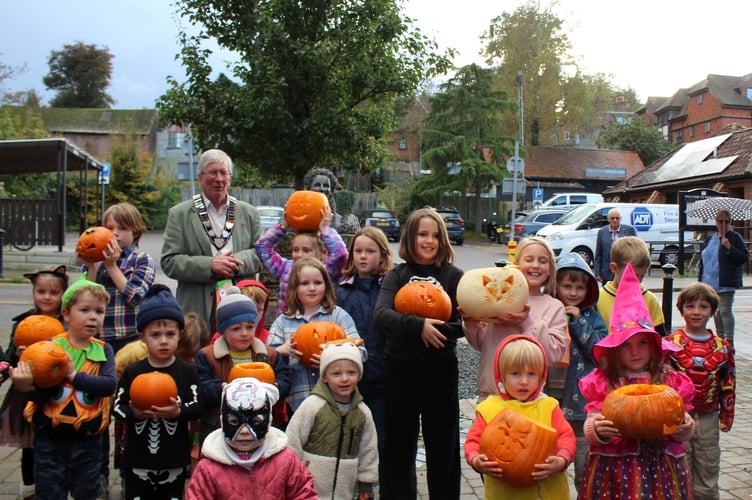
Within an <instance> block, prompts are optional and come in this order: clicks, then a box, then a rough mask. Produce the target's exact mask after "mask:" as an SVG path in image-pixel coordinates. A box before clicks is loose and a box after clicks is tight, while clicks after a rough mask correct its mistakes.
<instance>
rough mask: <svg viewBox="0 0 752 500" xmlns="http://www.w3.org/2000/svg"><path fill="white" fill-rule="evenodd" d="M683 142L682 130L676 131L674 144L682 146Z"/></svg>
mask: <svg viewBox="0 0 752 500" xmlns="http://www.w3.org/2000/svg"><path fill="white" fill-rule="evenodd" d="M682 140H683V137H682V131H681V130H677V131H675V132H674V144H681V142H682Z"/></svg>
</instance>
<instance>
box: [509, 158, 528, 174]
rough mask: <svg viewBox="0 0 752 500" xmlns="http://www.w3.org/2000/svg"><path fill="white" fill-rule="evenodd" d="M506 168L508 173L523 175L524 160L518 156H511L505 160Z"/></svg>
mask: <svg viewBox="0 0 752 500" xmlns="http://www.w3.org/2000/svg"><path fill="white" fill-rule="evenodd" d="M507 170H508V171H509V173H510V174H514V173H518V174H520V175H522V176H524V175H525V160H523V159H522V158H520V157H519V156H511V157H509V159H508V160H507Z"/></svg>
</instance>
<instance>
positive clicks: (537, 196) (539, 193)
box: [533, 188, 543, 200]
mask: <svg viewBox="0 0 752 500" xmlns="http://www.w3.org/2000/svg"><path fill="white" fill-rule="evenodd" d="M542 199H543V190H542V189H541V188H533V200H542Z"/></svg>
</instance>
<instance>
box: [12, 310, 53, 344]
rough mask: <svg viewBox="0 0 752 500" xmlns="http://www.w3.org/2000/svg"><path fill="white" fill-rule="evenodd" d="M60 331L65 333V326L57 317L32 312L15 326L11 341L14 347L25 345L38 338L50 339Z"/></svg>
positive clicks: (38, 339) (37, 340) (36, 340)
mask: <svg viewBox="0 0 752 500" xmlns="http://www.w3.org/2000/svg"><path fill="white" fill-rule="evenodd" d="M61 333H65V327H64V326H63V324H62V323H61V322H60V321H58V320H57V319H55V318H53V317H52V316H47V315H46V314H32V315H31V316H27V317H25V318H24V319H23V320H22V321H21V322H20V323H19V324H18V326H17V327H16V331H15V332H14V333H13V343H14V344H15V345H16V347H26V346H30V345H31V344H33V343H34V342H39V341H40V340H50V339H51V338H52V337H54V336H56V335H59V334H61Z"/></svg>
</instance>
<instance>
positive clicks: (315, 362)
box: [295, 351, 321, 370]
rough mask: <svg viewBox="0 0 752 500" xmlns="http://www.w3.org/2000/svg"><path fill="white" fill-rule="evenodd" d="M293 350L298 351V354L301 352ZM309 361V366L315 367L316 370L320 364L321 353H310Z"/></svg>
mask: <svg viewBox="0 0 752 500" xmlns="http://www.w3.org/2000/svg"><path fill="white" fill-rule="evenodd" d="M295 352H298V354H301V353H300V352H299V351H295ZM310 363H311V368H315V369H316V370H318V369H319V367H320V366H321V354H315V353H314V354H311V361H310Z"/></svg>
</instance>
